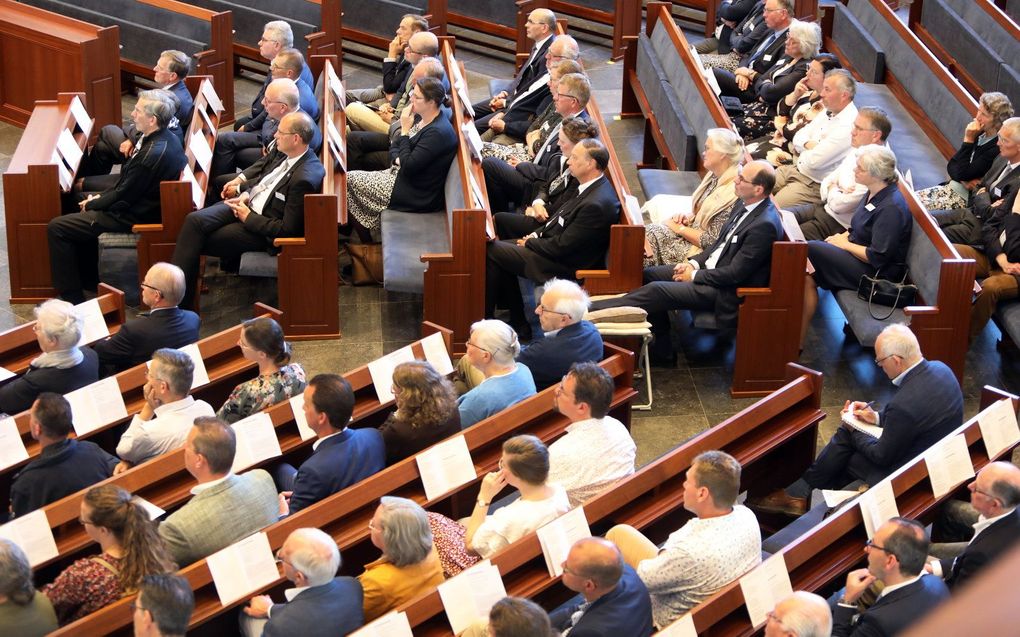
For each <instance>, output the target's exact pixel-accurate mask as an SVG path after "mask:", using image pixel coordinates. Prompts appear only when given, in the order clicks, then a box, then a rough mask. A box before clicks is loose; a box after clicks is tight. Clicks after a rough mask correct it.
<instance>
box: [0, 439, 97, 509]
mask: <svg viewBox="0 0 1020 637" xmlns="http://www.w3.org/2000/svg"><path fill="white" fill-rule="evenodd" d="M115 466H117V458H116V457H115V456H111V455H110V454H108V453H106V452H105V451H103V450H102V449H101V448H100V447H99V446H98V445H96V444H95V443H92V442H88V441H87V440H77V439H75V438H68V439H66V440H64V441H63V442H56V443H53V444H52V445H49V446H47V447H43V449H42V451H41V452H39V457H38V458H36V459H35V460H33V461H31V462H29V463H28V464H27V465H25V467H24V468H23V469H22V470H21V471H19V472H18V473H17V475H15V476H14V480H13V481H12V482H11V508H12V509H13V511H14V515H15V516H19V515H25V514H26V513H31V512H32V511H35V510H36V509H40V508H42V507H44V506H46V505H47V504H49V503H51V502H56V501H57V500H60V499H61V498H64V497H66V496H69V495H71V494H72V493H77V492H78V491H81V490H82V489H87V488H89V487H91V486H92V485H94V484H96V483H97V482H100V481H101V480H106V479H107V478H109V477H110V476H111V475H113V468H114V467H115ZM5 511H6V509H5Z"/></svg>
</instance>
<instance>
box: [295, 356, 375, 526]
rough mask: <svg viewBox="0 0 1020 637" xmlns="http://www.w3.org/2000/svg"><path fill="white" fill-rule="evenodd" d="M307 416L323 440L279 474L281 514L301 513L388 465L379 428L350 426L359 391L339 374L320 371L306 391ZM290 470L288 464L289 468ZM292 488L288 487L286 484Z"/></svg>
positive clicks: (316, 433)
mask: <svg viewBox="0 0 1020 637" xmlns="http://www.w3.org/2000/svg"><path fill="white" fill-rule="evenodd" d="M304 400H305V405H304V415H305V421H306V422H307V423H308V427H309V428H310V429H311V430H312V431H314V432H315V435H316V437H317V438H318V440H316V441H315V443H314V444H313V445H312V449H313V451H312V455H311V457H309V458H308V460H305V462H304V464H302V465H301V467H300V468H299V469H298V470H297V474H296V475H293V483H292V484H291V485H288V484H287V483H288V482H289V481H290V476H287V475H286V473H285V474H284V476H283V477H282V478H281V479H280V482H281V483H282V486H283V487H284V488H285V490H284V492H283V493H281V494H280V511H281V513H285V514H289V513H297V512H298V511H300V510H301V509H303V508H305V507H307V506H310V505H312V504H315V503H316V502H318V501H320V500H323V499H325V498H327V497H329V496H331V495H333V494H334V493H336V492H338V491H341V490H343V489H346V488H347V487H349V486H351V485H352V484H355V483H356V482H358V481H360V480H364V479H365V478H367V477H368V476H370V475H372V474H374V473H376V472H377V471H380V470H381V469H382V468H383V467H385V466H386V445H385V443H384V442H383V438H382V434H380V433H379V430H378V429H375V428H372V427H368V428H365V429H349V428H348V427H347V423H349V422H350V420H351V414H352V413H353V412H354V392H353V391H352V390H351V386H350V384H349V383H348V382H347V381H346V380H344V378H343V377H342V376H338V375H337V374H319V375H318V376H315V377H314V378H312V380H310V381H308V386H307V387H305V391H304ZM284 469H286V467H284ZM287 487H289V488H287Z"/></svg>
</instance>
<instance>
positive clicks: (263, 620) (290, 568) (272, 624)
mask: <svg viewBox="0 0 1020 637" xmlns="http://www.w3.org/2000/svg"><path fill="white" fill-rule="evenodd" d="M276 559H277V561H278V562H280V563H281V564H282V565H283V576H284V577H286V578H287V579H288V580H289V581H290V582H291V583H293V584H294V588H290V589H287V590H286V591H284V597H285V598H286V600H287V601H286V602H284V603H280V604H274V603H273V600H272V598H271V597H269V595H259V596H257V597H252V598H251V601H249V602H248V605H247V606H246V607H245V608H244V613H242V614H241V634H242V635H245V637H258V636H259V635H263V636H264V637H288V636H290V635H303V636H307V637H343V636H344V635H347V634H348V633H351V632H354V631H355V630H357V629H358V628H361V625H362V624H363V623H364V619H363V616H362V594H361V584H359V583H358V581H357V580H356V579H354V578H353V577H337V575H336V573H337V570H339V568H340V550H339V549H338V548H337V546H336V541H335V540H333V538H331V537H330V536H329V535H327V534H326V533H323V532H322V531H320V530H319V529H308V528H305V529H297V530H296V531H293V532H292V533H291V534H290V535H288V536H287V539H286V541H284V543H283V546H282V547H280V550H279V551H278V552H277V553H276Z"/></svg>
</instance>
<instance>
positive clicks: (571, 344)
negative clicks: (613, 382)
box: [517, 279, 602, 391]
mask: <svg viewBox="0 0 1020 637" xmlns="http://www.w3.org/2000/svg"><path fill="white" fill-rule="evenodd" d="M588 305H589V301H588V294H587V293H586V292H585V291H584V290H582V289H581V286H579V285H577V284H576V283H574V282H573V281H567V280H565V279H549V280H548V281H546V283H545V291H544V292H543V293H542V298H541V300H540V301H539V304H538V307H536V308H535V313H536V314H538V320H539V323H541V325H542V331H543V332H544V333H545V338H541V339H538V340H536V341H534V342H533V343H531V344H530V345H528V346H527V347H525V348H524V349H522V350H521V353H520V354H518V355H517V362H518V363H524V364H525V365H527V366H528V369H530V370H531V375H532V376H533V377H534V378H535V388H536V389H537V390H538V391H542V390H543V389H545V388H546V387H552V386H553V385H555V384H556V383H558V382H560V380H562V379H563V377H564V376H565V375H566V373H567V372H568V371H570V366H571V365H573V364H574V363H584V362H589V361H593V362H597V361H599V360H602V335H601V334H599V331H598V329H596V328H595V326H594V325H592V324H591V323H589V322H588V321H585V320H582V318H583V317H584V313H585V312H586V311H587V310H588Z"/></svg>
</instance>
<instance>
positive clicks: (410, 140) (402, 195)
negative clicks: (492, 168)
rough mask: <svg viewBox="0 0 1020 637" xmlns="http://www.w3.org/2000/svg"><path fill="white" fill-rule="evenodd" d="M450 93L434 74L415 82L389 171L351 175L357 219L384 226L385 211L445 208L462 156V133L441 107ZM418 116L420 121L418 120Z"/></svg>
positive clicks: (350, 200)
mask: <svg viewBox="0 0 1020 637" xmlns="http://www.w3.org/2000/svg"><path fill="white" fill-rule="evenodd" d="M445 103H446V91H445V89H443V85H442V83H441V82H440V81H439V80H437V79H435V78H430V77H427V78H423V79H420V80H417V81H416V82H415V87H414V92H413V93H412V94H411V104H410V106H408V107H407V108H405V109H404V111H403V112H402V113H401V115H400V137H399V138H398V139H397V141H396V143H395V144H393V147H392V148H391V149H390V157H391V158H392V159H393V165H392V166H391V167H390V168H387V169H386V170H374V171H364V170H352V171H351V172H350V173H348V174H347V211H348V212H349V213H351V219H352V223H355V224H358V225H360V226H362V227H363V228H366V229H368V230H373V229H376V228H378V227H379V218H380V216H381V215H382V211H383V210H385V209H387V208H391V209H393V210H400V211H403V212H435V211H437V210H443V209H444V205H445V201H444V192H443V190H444V186H445V184H446V173H447V171H448V170H449V169H450V164H451V163H452V162H453V158H454V157H455V156H456V154H457V134H456V133H455V132H454V130H453V125H452V124H450V119H449V117H447V116H446V114H444V112H443V111H442V107H443V106H444V105H445ZM415 116H418V118H420V119H418V121H417V122H415Z"/></svg>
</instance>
